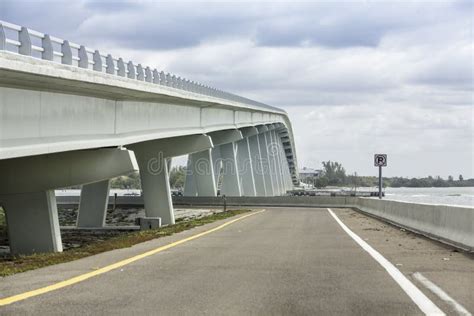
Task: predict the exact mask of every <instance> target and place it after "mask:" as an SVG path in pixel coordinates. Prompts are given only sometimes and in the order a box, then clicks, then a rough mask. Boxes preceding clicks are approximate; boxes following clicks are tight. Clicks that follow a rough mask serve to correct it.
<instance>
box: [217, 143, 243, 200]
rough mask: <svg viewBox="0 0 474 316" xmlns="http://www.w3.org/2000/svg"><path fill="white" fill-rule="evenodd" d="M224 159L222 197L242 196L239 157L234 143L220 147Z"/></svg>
mask: <svg viewBox="0 0 474 316" xmlns="http://www.w3.org/2000/svg"><path fill="white" fill-rule="evenodd" d="M220 152H221V159H222V187H221V195H224V194H225V195H226V196H241V195H242V191H241V187H240V181H239V174H238V167H237V157H236V150H235V144H234V143H227V144H223V145H220Z"/></svg>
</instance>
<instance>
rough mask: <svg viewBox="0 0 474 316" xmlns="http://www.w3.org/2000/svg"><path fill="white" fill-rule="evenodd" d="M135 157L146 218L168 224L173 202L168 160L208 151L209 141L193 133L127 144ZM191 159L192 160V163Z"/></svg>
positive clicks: (208, 138) (207, 137)
mask: <svg viewBox="0 0 474 316" xmlns="http://www.w3.org/2000/svg"><path fill="white" fill-rule="evenodd" d="M128 147H130V148H131V149H132V150H133V151H134V152H135V156H136V157H137V162H138V166H139V169H140V179H141V183H142V190H143V200H144V203H145V213H146V215H147V216H148V217H161V223H163V224H164V225H172V224H174V223H175V221H174V211H173V202H172V200H171V190H170V182H169V170H168V166H169V160H170V158H171V157H176V156H181V155H184V154H186V153H189V152H196V151H201V150H203V149H205V148H207V150H208V151H209V148H211V147H212V141H211V139H210V137H209V136H206V135H202V134H196V135H189V136H180V137H170V138H164V139H157V140H152V141H145V142H141V143H136V144H132V145H129V146H128ZM194 161H195V160H194V158H193V162H194Z"/></svg>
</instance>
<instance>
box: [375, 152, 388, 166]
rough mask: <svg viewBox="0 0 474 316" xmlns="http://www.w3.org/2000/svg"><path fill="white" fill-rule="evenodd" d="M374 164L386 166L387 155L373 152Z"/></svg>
mask: <svg viewBox="0 0 474 316" xmlns="http://www.w3.org/2000/svg"><path fill="white" fill-rule="evenodd" d="M374 165H375V166H376V167H386V166H387V155H386V154H375V155H374Z"/></svg>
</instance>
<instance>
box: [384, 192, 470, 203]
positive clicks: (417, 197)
mask: <svg viewBox="0 0 474 316" xmlns="http://www.w3.org/2000/svg"><path fill="white" fill-rule="evenodd" d="M385 199H386V200H394V201H404V202H417V203H428V204H442V205H459V206H469V207H474V187H464V188H386V189H385Z"/></svg>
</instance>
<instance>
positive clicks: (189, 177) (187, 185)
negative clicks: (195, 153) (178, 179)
mask: <svg viewBox="0 0 474 316" xmlns="http://www.w3.org/2000/svg"><path fill="white" fill-rule="evenodd" d="M192 159H193V157H192V155H191V154H189V155H188V163H187V165H186V178H185V179H184V192H183V195H184V196H196V195H197V190H196V179H195V178H194V173H193V160H192Z"/></svg>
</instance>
